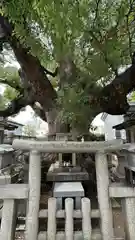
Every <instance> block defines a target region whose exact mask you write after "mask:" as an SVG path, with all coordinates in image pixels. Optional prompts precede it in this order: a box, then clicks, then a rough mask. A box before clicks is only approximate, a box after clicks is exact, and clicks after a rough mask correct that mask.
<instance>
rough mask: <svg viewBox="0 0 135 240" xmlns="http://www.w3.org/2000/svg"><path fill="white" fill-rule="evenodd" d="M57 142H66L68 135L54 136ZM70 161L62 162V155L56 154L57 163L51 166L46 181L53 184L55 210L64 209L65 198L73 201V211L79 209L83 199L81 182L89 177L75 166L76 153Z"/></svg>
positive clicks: (82, 169)
mask: <svg viewBox="0 0 135 240" xmlns="http://www.w3.org/2000/svg"><path fill="white" fill-rule="evenodd" d="M56 139H57V141H67V140H68V139H69V134H68V135H65V134H63V136H62V134H60V135H57V136H56ZM71 156H72V160H71V159H69V161H66V162H64V161H63V155H62V153H59V154H58V161H56V162H55V163H54V164H51V166H50V168H49V170H48V173H47V181H52V182H54V184H53V197H56V198H57V209H63V208H64V200H65V198H69V197H71V198H73V199H74V207H75V209H80V208H81V198H82V197H84V189H83V186H82V183H81V182H82V181H85V180H88V179H89V175H88V173H87V172H86V170H85V169H84V168H83V167H81V166H79V165H78V164H77V160H76V153H72V154H71Z"/></svg>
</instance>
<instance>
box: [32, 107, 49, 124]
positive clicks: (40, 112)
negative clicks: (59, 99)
mask: <svg viewBox="0 0 135 240" xmlns="http://www.w3.org/2000/svg"><path fill="white" fill-rule="evenodd" d="M31 107H32V108H33V110H34V112H35V113H36V115H37V116H39V117H40V118H41V119H42V120H43V121H45V122H47V119H46V115H45V112H44V110H43V108H42V107H41V106H39V104H37V103H33V104H31Z"/></svg>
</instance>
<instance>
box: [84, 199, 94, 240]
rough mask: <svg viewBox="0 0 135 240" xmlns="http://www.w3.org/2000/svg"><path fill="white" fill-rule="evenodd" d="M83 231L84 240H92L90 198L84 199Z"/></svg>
mask: <svg viewBox="0 0 135 240" xmlns="http://www.w3.org/2000/svg"><path fill="white" fill-rule="evenodd" d="M82 231H83V239H85V240H91V231H92V229H91V203H90V200H89V199H88V198H82Z"/></svg>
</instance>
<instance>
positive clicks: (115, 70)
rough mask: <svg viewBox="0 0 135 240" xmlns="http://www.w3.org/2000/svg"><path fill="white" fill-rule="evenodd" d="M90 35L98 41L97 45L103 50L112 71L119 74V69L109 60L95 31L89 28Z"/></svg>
mask: <svg viewBox="0 0 135 240" xmlns="http://www.w3.org/2000/svg"><path fill="white" fill-rule="evenodd" d="M89 33H90V35H91V36H92V38H93V39H94V40H95V41H96V43H97V46H98V48H99V50H100V51H101V53H102V54H103V57H104V60H105V62H106V63H107V64H108V65H109V66H110V68H111V69H112V71H113V72H114V73H115V75H116V76H118V71H117V69H115V68H114V66H113V64H112V63H111V62H110V61H109V59H108V57H107V54H106V52H105V51H104V49H103V47H102V45H101V43H100V41H99V40H98V39H97V37H96V36H95V35H94V33H93V31H91V30H89Z"/></svg>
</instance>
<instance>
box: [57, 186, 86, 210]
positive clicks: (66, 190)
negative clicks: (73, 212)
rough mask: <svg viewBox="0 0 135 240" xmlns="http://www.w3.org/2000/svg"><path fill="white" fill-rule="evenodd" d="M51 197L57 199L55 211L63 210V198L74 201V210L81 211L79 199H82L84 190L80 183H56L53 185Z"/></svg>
mask: <svg viewBox="0 0 135 240" xmlns="http://www.w3.org/2000/svg"><path fill="white" fill-rule="evenodd" d="M53 197H56V198H57V210H58V209H64V201H65V198H70V197H71V198H73V199H74V208H75V209H81V198H82V197H84V189H83V186H82V184H81V182H64V183H61V182H57V183H55V184H54V188H53Z"/></svg>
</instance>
